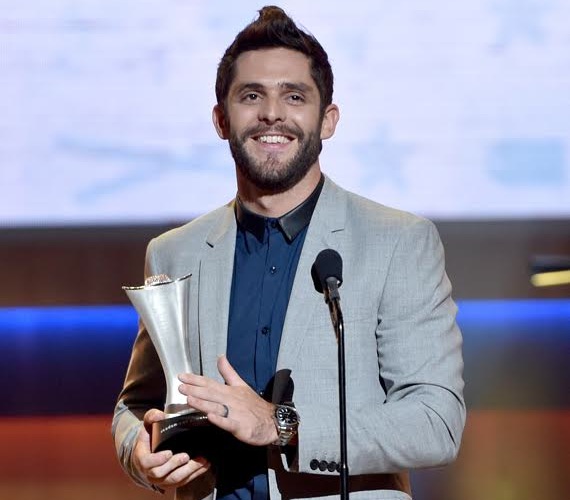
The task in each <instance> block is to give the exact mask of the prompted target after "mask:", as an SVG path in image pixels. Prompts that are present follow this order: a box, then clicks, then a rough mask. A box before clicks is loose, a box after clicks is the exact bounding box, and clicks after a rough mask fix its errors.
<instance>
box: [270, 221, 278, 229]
mask: <svg viewBox="0 0 570 500" xmlns="http://www.w3.org/2000/svg"><path fill="white" fill-rule="evenodd" d="M271 227H272V228H276V227H277V221H276V220H272V221H271Z"/></svg>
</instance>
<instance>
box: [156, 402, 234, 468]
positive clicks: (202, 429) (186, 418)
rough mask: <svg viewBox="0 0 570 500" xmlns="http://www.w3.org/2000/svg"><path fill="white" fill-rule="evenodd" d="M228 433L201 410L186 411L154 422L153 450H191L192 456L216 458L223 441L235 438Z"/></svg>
mask: <svg viewBox="0 0 570 500" xmlns="http://www.w3.org/2000/svg"><path fill="white" fill-rule="evenodd" d="M232 437H233V436H231V434H229V433H228V432H226V431H224V430H222V429H220V428H219V427H216V426H215V425H212V424H211V423H210V422H209V421H208V419H207V417H206V415H205V414H204V413H202V412H191V413H184V414H182V415H175V416H172V417H166V418H165V419H164V420H161V421H160V422H154V423H153V424H152V439H151V443H152V445H151V450H152V451H153V453H154V452H159V451H162V450H171V451H172V453H175V454H176V453H183V452H184V453H188V455H190V457H204V458H206V459H207V460H209V461H210V462H212V461H216V458H217V456H218V455H219V454H220V452H221V450H222V449H223V447H224V446H223V442H225V441H227V440H228V439H230V438H232Z"/></svg>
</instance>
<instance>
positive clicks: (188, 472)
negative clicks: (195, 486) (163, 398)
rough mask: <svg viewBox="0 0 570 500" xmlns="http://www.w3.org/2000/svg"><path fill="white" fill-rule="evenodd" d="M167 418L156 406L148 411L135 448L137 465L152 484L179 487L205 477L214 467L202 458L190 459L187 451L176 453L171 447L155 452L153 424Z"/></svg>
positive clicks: (134, 454) (134, 453) (165, 487)
mask: <svg viewBox="0 0 570 500" xmlns="http://www.w3.org/2000/svg"><path fill="white" fill-rule="evenodd" d="M164 418H165V415H164V412H162V411H160V410H155V409H154V410H149V411H147V412H146V413H145V415H144V426H143V427H142V428H141V430H140V432H139V435H138V437H137V442H136V443H135V448H134V450H133V465H134V467H135V468H136V469H137V470H138V471H139V473H140V474H141V475H142V476H143V477H145V478H146V480H147V481H148V482H149V483H151V484H154V485H155V486H158V487H160V488H163V489H168V488H178V487H179V486H184V485H185V484H187V483H189V482H190V481H192V480H194V479H196V478H197V477H199V476H201V475H202V474H203V473H204V472H206V471H207V470H208V469H209V468H210V464H209V463H208V462H207V461H206V460H205V459H204V458H202V457H197V458H194V459H190V457H189V456H188V455H187V454H186V453H177V454H176V455H173V454H172V452H171V451H170V450H164V451H160V452H158V453H152V452H151V451H150V432H151V428H152V424H153V423H154V422H159V421H160V420H164Z"/></svg>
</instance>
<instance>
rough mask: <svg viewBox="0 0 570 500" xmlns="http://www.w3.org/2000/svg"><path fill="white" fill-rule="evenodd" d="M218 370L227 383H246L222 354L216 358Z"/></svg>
mask: <svg viewBox="0 0 570 500" xmlns="http://www.w3.org/2000/svg"><path fill="white" fill-rule="evenodd" d="M218 371H219V372H220V375H221V376H222V377H223V378H224V380H225V381H226V383H227V384H228V385H247V384H246V383H245V382H244V381H243V379H242V378H241V377H240V376H239V375H238V373H237V372H236V371H235V370H234V367H233V366H232V365H231V364H230V362H229V361H228V358H226V356H224V355H222V356H220V357H219V358H218Z"/></svg>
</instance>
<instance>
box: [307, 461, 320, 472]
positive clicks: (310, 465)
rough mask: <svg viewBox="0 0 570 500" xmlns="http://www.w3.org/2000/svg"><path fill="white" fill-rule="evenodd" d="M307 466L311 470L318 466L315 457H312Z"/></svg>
mask: <svg viewBox="0 0 570 500" xmlns="http://www.w3.org/2000/svg"><path fill="white" fill-rule="evenodd" d="M309 467H310V468H311V470H317V469H318V468H319V461H318V460H317V459H316V458H313V460H311V463H309Z"/></svg>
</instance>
